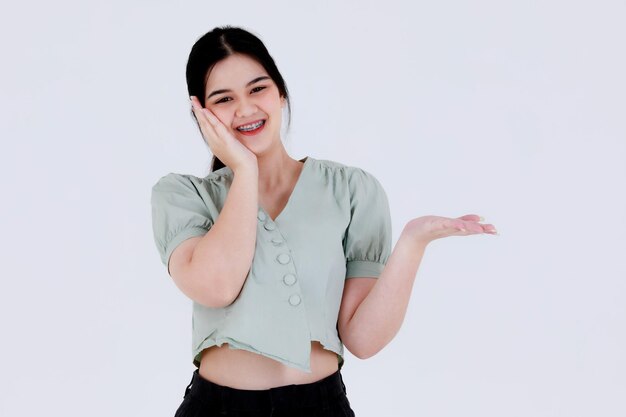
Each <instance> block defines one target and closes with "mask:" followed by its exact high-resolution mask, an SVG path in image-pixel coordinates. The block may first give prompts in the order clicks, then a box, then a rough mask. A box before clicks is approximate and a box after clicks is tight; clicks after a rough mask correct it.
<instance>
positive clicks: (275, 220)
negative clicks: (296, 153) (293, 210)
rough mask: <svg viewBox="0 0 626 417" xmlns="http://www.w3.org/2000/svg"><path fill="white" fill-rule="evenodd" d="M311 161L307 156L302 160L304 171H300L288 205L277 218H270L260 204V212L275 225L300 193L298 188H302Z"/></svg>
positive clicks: (286, 204)
mask: <svg viewBox="0 0 626 417" xmlns="http://www.w3.org/2000/svg"><path fill="white" fill-rule="evenodd" d="M310 159H311V157H310V156H305V157H304V158H302V159H300V160H299V162H303V166H302V169H301V170H300V174H299V175H298V179H297V180H296V184H295V185H294V186H293V190H291V194H290V195H289V198H288V199H287V203H285V206H284V207H283V209H282V210H281V211H280V213H278V214H277V215H276V217H274V218H273V219H272V216H270V214H269V213H268V212H267V210H265V209H264V208H263V207H262V206H261V204H258V206H259V210H261V211H263V213H265V214H266V215H267V217H268V218H269V219H270V220H271V221H272V222H274V223H276V222H277V221H278V219H279V218H280V217H281V216H282V215H283V214H284V213H285V211H286V210H287V208H288V207H289V204H290V203H291V201H292V200H293V199H294V197H295V194H296V192H297V191H298V188H300V183H301V182H302V179H303V177H304V174H305V171H306V169H307V165H309V160H310Z"/></svg>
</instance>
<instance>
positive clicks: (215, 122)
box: [202, 108, 231, 138]
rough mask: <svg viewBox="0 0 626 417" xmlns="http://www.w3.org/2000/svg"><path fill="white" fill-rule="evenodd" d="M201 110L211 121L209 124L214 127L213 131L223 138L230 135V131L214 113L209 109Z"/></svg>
mask: <svg viewBox="0 0 626 417" xmlns="http://www.w3.org/2000/svg"><path fill="white" fill-rule="evenodd" d="M202 111H203V112H204V113H205V114H206V117H207V119H209V122H211V126H212V127H213V129H215V132H216V133H217V134H218V135H220V137H222V138H225V137H226V136H227V135H230V134H231V133H230V131H229V130H228V129H227V128H226V126H225V125H224V123H222V122H221V121H220V119H218V118H217V116H216V115H214V114H213V112H211V110H209V109H206V108H205V109H202Z"/></svg>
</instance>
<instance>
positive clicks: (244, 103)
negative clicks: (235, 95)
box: [235, 97, 257, 119]
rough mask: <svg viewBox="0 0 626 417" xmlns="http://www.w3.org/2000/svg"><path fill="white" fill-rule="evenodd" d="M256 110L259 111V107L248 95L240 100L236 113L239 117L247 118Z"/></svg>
mask: <svg viewBox="0 0 626 417" xmlns="http://www.w3.org/2000/svg"><path fill="white" fill-rule="evenodd" d="M256 111H257V107H256V105H255V104H254V103H253V101H252V100H251V99H249V98H248V97H244V98H242V99H240V100H239V103H238V105H237V108H236V109H235V115H236V116H237V117H238V118H242V119H245V118H246V117H249V116H251V115H253V114H254V113H256Z"/></svg>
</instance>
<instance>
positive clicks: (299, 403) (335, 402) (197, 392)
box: [174, 369, 355, 417]
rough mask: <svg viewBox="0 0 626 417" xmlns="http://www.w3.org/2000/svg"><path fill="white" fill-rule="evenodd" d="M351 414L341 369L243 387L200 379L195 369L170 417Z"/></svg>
mask: <svg viewBox="0 0 626 417" xmlns="http://www.w3.org/2000/svg"><path fill="white" fill-rule="evenodd" d="M213 416H216V417H217V416H231V417H287V416H288V417H355V414H354V411H352V409H351V408H350V402H349V401H348V397H347V396H346V386H345V385H344V383H343V378H342V376H341V372H340V371H339V370H337V372H335V373H334V374H332V375H329V376H327V377H326V378H323V379H320V380H319V381H316V382H312V383H309V384H291V385H283V386H280V387H274V388H270V389H265V390H243V389H236V388H232V387H227V386H223V385H218V384H216V383H214V382H211V381H209V380H206V379H204V378H203V377H202V376H200V374H199V373H198V370H197V369H196V370H195V371H194V372H193V376H192V378H191V382H190V383H189V385H188V386H187V388H186V389H185V395H184V399H183V402H182V403H181V404H180V406H179V407H178V410H176V415H175V416H174V417H213Z"/></svg>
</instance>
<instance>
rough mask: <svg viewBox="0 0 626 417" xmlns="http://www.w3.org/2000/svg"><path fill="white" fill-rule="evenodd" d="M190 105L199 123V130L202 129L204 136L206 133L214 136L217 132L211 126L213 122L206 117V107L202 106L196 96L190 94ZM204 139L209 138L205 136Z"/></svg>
mask: <svg viewBox="0 0 626 417" xmlns="http://www.w3.org/2000/svg"><path fill="white" fill-rule="evenodd" d="M191 106H192V111H193V114H194V116H195V117H196V121H197V122H198V123H199V124H200V130H202V132H203V133H204V134H205V136H206V135H207V134H208V135H212V136H213V137H216V136H217V134H216V132H215V129H214V128H213V123H211V121H210V120H209V118H208V117H207V113H206V112H205V110H206V109H205V108H204V107H202V105H201V104H200V101H198V98H197V97H196V96H191ZM207 111H208V110H207ZM206 140H207V141H208V140H209V138H208V137H207V138H206Z"/></svg>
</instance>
